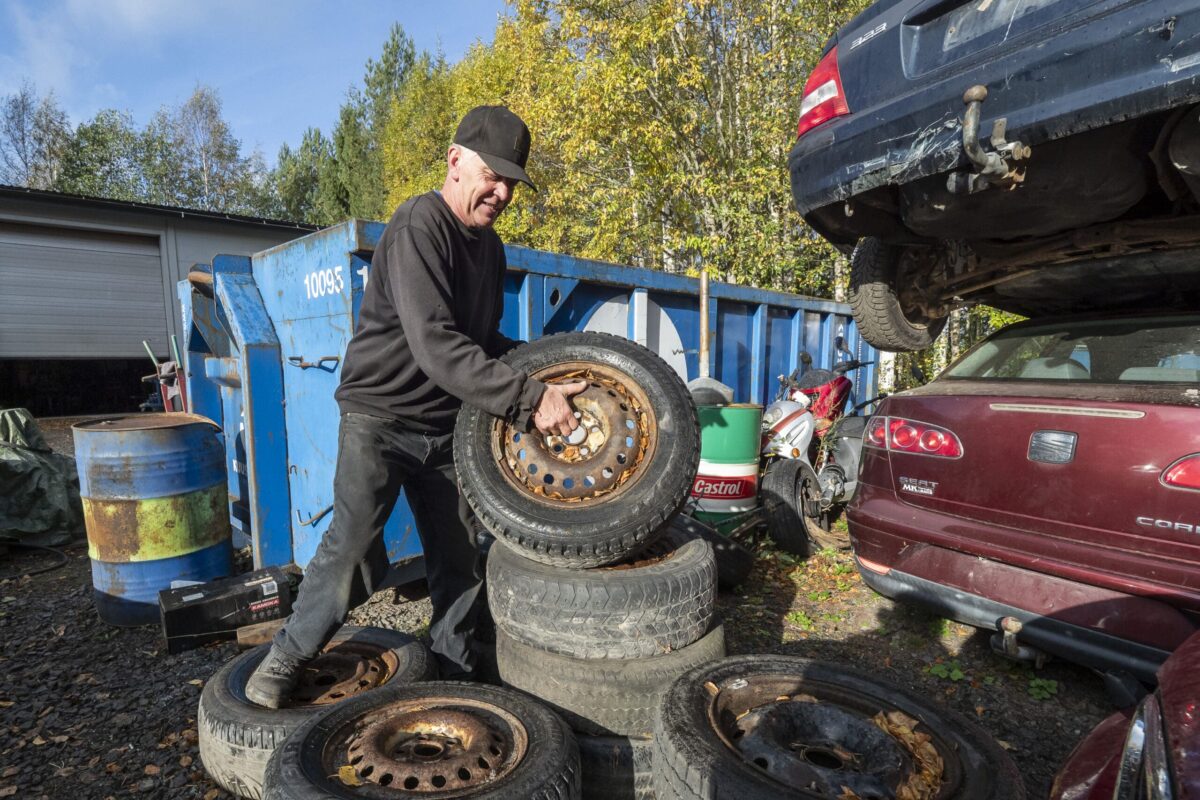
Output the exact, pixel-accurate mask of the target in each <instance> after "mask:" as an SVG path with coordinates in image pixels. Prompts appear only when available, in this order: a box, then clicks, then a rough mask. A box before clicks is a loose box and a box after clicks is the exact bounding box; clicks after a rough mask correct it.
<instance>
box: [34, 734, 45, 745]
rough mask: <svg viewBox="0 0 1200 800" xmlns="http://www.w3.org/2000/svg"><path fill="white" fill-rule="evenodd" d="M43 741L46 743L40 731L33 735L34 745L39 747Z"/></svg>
mask: <svg viewBox="0 0 1200 800" xmlns="http://www.w3.org/2000/svg"><path fill="white" fill-rule="evenodd" d="M45 743H46V740H45V739H43V738H42V735H41V734H40V733H39V734H38V735H37V736H35V737H33V745H34V747H41V746H42V745H44V744H45Z"/></svg>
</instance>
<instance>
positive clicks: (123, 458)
mask: <svg viewBox="0 0 1200 800" xmlns="http://www.w3.org/2000/svg"><path fill="white" fill-rule="evenodd" d="M72 434H73V436H74V439H75V463H76V465H77V466H78V468H79V490H80V491H79V493H80V496H81V497H82V499H83V514H84V523H85V526H86V528H87V537H88V555H89V556H90V557H91V559H92V587H93V597H94V600H95V603H96V611H97V613H98V614H99V615H100V618H101V619H102V620H104V621H105V622H108V623H110V624H112V625H121V626H133V625H148V624H152V623H157V622H158V619H159V612H158V593H159V591H160V590H162V589H166V588H169V587H170V585H171V581H173V580H194V581H209V580H212V579H213V578H219V577H222V576H225V575H229V574H230V572H231V570H232V566H233V565H232V560H233V550H232V546H231V543H230V529H229V505H228V489H227V482H226V477H225V449H224V445H223V443H222V440H221V435H220V429H219V428H218V427H217V425H216V424H215V423H213V422H212V420H209V419H207V418H206V417H201V416H197V415H195V414H139V415H137V416H129V417H117V418H111V419H101V420H91V421H88V422H83V423H80V424H78V425H75V426H74V427H73V428H72Z"/></svg>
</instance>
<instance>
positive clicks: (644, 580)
mask: <svg viewBox="0 0 1200 800" xmlns="http://www.w3.org/2000/svg"><path fill="white" fill-rule="evenodd" d="M487 570H488V572H487V591H488V605H489V607H490V608H491V610H492V616H493V618H494V619H495V620H496V624H497V625H498V626H500V627H501V628H503V629H504V631H505V633H507V634H508V635H509V636H511V637H513V638H514V639H517V640H518V641H521V642H523V643H525V644H527V645H530V646H531V647H535V648H537V649H539V650H545V651H547V652H551V653H560V654H562V655H566V656H572V657H574V658H624V659H628V658H647V657H649V656H653V655H657V654H659V653H665V652H669V651H671V650H678V649H680V648H682V647H686V646H687V645H689V644H691V643H692V642H694V641H696V640H697V639H699V638H700V637H701V636H703V635H704V634H705V633H706V632H707V631H708V629H709V628H710V627H711V626H712V620H713V610H714V607H715V605H716V599H717V565H716V561H715V560H714V558H713V551H712V546H711V545H709V544H708V542H706V541H704V540H703V539H697V538H693V537H690V536H688V535H686V534H683V533H679V532H677V531H675V530H668V531H667V534H666V535H665V536H663V537H662V538H660V539H657V540H655V542H654V543H653V544H651V545H650V546H649V547H648V548H647V549H646V550H645V551H643V552H642V553H639V554H638V555H636V556H634V557H633V558H631V559H627V560H625V561H622V562H620V563H619V564H616V565H614V566H612V567H598V568H596V569H585V570H579V569H568V568H566V567H553V566H550V565H549V564H542V563H539V562H537V561H531V560H530V559H528V558H525V557H524V556H523V555H521V554H519V553H517V552H516V551H514V550H513V549H512V548H511V547H509V546H508V545H505V544H501V545H499V546H497V547H494V548H493V549H492V553H491V557H490V558H489V559H488V566H487Z"/></svg>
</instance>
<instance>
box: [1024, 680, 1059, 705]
mask: <svg viewBox="0 0 1200 800" xmlns="http://www.w3.org/2000/svg"><path fill="white" fill-rule="evenodd" d="M1026 691H1027V692H1028V693H1029V696H1030V697H1032V698H1033V699H1034V700H1049V699H1050V698H1051V697H1054V696H1055V695H1057V694H1058V681H1052V680H1047V679H1045V678H1030V679H1029V688H1028V689H1027V690H1026Z"/></svg>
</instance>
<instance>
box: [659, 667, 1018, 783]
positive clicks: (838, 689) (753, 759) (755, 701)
mask: <svg viewBox="0 0 1200 800" xmlns="http://www.w3.org/2000/svg"><path fill="white" fill-rule="evenodd" d="M654 742H655V754H654V756H655V778H654V780H655V792H656V794H657V796H658V797H660V798H672V800H673V799H674V798H679V799H680V800H693V799H694V798H695V799H699V798H703V800H780V798H817V797H823V798H833V797H841V796H843V794H842V792H843V787H846V788H848V789H850V790H851V791H852V792H854V795H853V796H855V797H862V798H893V797H899V796H903V797H915V798H922V799H923V800H924V799H925V798H928V799H929V800H932V798H934V797H936V798H938V800H1022V798H1024V797H1025V790H1024V788H1023V782H1022V780H1021V776H1020V775H1019V774H1018V772H1017V769H1016V767H1015V765H1014V764H1013V763H1012V761H1011V760H1010V759H1009V758H1008V756H1007V755H1005V753H1004V751H1003V750H1001V749H1000V746H999V745H998V744H997V743H996V741H995V740H994V739H992V738H991V737H990V736H988V735H987V734H986V733H984V732H983V731H981V730H980V729H979V728H977V727H975V726H974V725H973V724H972V723H970V722H968V721H967V720H966V719H964V718H963V717H961V716H959V715H958V714H955V713H953V712H950V711H946V710H943V709H939V708H937V707H936V706H934V705H933V704H932V703H930V702H929V701H928V700H926V699H923V698H921V697H919V696H917V695H916V694H913V693H910V692H908V691H905V690H903V689H900V688H899V687H896V686H892V685H890V684H887V683H883V682H882V681H879V680H876V679H874V678H872V677H870V676H868V675H865V674H863V673H860V672H857V671H855V670H852V669H848V668H846V667H844V666H842V665H840V664H822V663H821V662H817V661H810V660H808V659H805V658H796V657H791V656H768V655H750V656H735V657H733V658H727V659H724V660H722V661H718V662H716V663H713V664H707V665H704V666H701V667H698V668H696V669H693V670H691V671H690V672H688V673H687V674H685V675H682V676H680V677H679V679H678V680H676V681H675V682H674V683H673V684H671V686H670V687H669V688H668V689H667V690H666V692H664V693H663V698H662V703H661V705H660V706H659V715H658V723H657V727H656V728H655V732H654ZM939 760H940V765H939V764H938V762H939ZM801 786H803V787H811V789H810V790H805V789H800V788H797V787H801ZM902 788H903V790H904V791H906V792H907V793H902V791H901V790H902Z"/></svg>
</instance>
